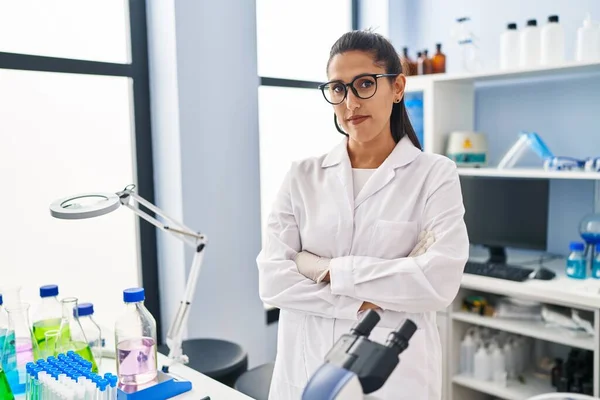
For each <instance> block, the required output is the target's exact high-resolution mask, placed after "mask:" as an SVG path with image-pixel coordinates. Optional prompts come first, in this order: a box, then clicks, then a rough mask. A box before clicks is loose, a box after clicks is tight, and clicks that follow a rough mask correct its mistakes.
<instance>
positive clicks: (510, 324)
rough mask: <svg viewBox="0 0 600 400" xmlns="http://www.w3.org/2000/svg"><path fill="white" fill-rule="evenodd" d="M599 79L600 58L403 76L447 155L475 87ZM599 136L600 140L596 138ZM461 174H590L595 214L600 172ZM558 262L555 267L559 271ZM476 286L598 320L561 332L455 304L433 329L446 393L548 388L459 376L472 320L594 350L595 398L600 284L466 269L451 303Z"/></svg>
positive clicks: (469, 125)
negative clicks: (590, 331) (583, 330)
mask: <svg viewBox="0 0 600 400" xmlns="http://www.w3.org/2000/svg"><path fill="white" fill-rule="evenodd" d="M596 75H598V76H599V77H600V62H594V63H566V64H564V65H560V66H555V67H551V68H532V69H526V70H514V71H497V72H482V73H477V74H453V75H450V74H439V75H426V76H415V77H408V78H407V85H406V91H407V92H408V93H422V95H423V113H424V114H423V118H424V120H423V127H424V146H425V151H427V152H434V153H440V154H444V153H445V148H446V139H447V136H448V134H449V133H450V132H452V131H458V130H466V131H473V130H475V129H474V128H475V126H474V125H475V90H476V88H477V87H484V86H506V85H515V84H519V83H522V82H542V81H553V80H560V79H565V78H569V77H582V76H590V77H592V76H594V77H595V76H596ZM599 140H600V139H599ZM459 173H460V174H461V175H464V176H485V177H510V178H523V179H562V180H565V179H566V180H591V181H594V182H595V191H594V193H595V195H594V196H595V197H594V199H590V201H592V200H593V201H594V203H593V204H594V208H595V210H596V211H597V212H600V173H586V172H579V171H564V172H563V171H544V170H543V169H541V168H538V169H523V168H514V169H504V170H499V169H497V168H461V169H459ZM562 270H563V268H562V264H560V271H562ZM472 291H478V292H484V293H485V292H487V293H494V294H499V295H506V296H512V297H516V298H522V299H528V300H537V301H540V302H544V303H548V304H555V305H560V306H565V307H574V308H579V309H582V310H587V311H592V312H593V313H594V321H595V335H594V336H593V337H574V336H572V335H570V334H569V333H566V332H564V331H562V330H557V329H550V328H547V327H545V326H543V325H542V324H541V323H536V322H526V321H510V320H500V319H493V318H486V317H480V316H477V315H470V314H466V313H464V312H462V311H460V306H459V305H457V304H453V305H452V306H451V307H450V310H448V311H447V312H446V313H438V327H439V331H440V336H441V337H442V341H443V357H444V360H445V365H444V399H445V400H480V399H481V400H483V399H489V398H490V397H489V396H495V397H496V398H499V399H508V400H524V399H527V398H529V397H532V396H534V395H537V394H541V393H547V392H552V391H553V390H552V388H551V387H550V385H549V384H548V382H544V381H540V380H539V379H537V378H535V377H528V378H527V380H526V381H527V382H526V384H520V383H516V382H511V384H510V385H509V386H507V387H503V386H500V385H498V384H495V383H493V382H480V381H477V380H475V379H473V378H470V377H466V376H461V375H459V374H458V366H459V358H458V357H459V348H460V340H461V339H462V336H463V335H464V333H465V331H466V329H468V327H469V326H472V325H480V326H487V327H489V328H493V329H499V330H504V331H507V332H511V333H515V334H520V335H524V336H528V337H531V338H535V339H540V340H544V341H548V342H552V343H559V344H562V345H566V346H572V347H577V348H581V349H585V350H590V351H593V352H594V372H593V373H594V395H595V396H597V397H600V396H599V395H600V345H599V343H600V315H599V312H600V311H599V310H600V285H596V286H594V285H593V284H589V285H588V284H587V283H585V282H579V283H575V282H572V281H569V280H568V279H566V278H559V279H554V280H552V281H528V282H524V283H518V282H510V281H503V280H498V279H493V278H486V277H480V276H473V275H465V276H464V277H463V282H462V285H461V292H460V293H459V295H458V297H457V300H456V302H460V301H462V296H463V295H464V294H465V293H468V292H472Z"/></svg>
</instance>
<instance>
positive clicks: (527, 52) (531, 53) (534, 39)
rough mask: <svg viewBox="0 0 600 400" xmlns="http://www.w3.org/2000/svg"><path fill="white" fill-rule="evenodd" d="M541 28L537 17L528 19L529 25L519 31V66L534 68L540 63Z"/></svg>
mask: <svg viewBox="0 0 600 400" xmlns="http://www.w3.org/2000/svg"><path fill="white" fill-rule="evenodd" d="M540 42H541V35H540V29H539V28H538V26H537V21H536V20H535V19H530V20H529V21H527V26H525V28H523V29H522V30H521V32H519V66H520V67H521V68H534V67H538V66H539V65H540V51H541V50H540V49H541V43H540Z"/></svg>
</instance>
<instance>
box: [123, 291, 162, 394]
mask: <svg viewBox="0 0 600 400" xmlns="http://www.w3.org/2000/svg"><path fill="white" fill-rule="evenodd" d="M144 300H145V294H144V289H143V288H132V289H126V290H124V291H123V301H124V302H125V311H124V312H123V313H122V314H121V316H120V317H119V319H117V321H116V323H115V343H116V347H117V349H116V350H117V375H118V376H119V382H120V383H121V384H125V385H143V384H145V383H149V382H151V381H153V380H154V379H156V376H157V363H156V320H155V319H154V317H153V316H152V314H150V312H149V311H148V309H146V307H145V306H144Z"/></svg>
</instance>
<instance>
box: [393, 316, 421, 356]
mask: <svg viewBox="0 0 600 400" xmlns="http://www.w3.org/2000/svg"><path fill="white" fill-rule="evenodd" d="M416 331H417V325H415V323H414V322H412V321H411V320H410V319H407V320H406V321H404V323H403V324H402V326H400V328H398V329H397V330H395V331H393V332H391V333H390V336H389V337H388V340H387V343H386V346H387V347H391V348H394V349H396V351H397V352H398V354H400V353H402V352H403V351H404V350H406V348H407V347H408V341H409V340H410V338H411V337H412V336H413V335H414V333H415V332H416Z"/></svg>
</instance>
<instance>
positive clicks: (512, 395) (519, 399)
mask: <svg viewBox="0 0 600 400" xmlns="http://www.w3.org/2000/svg"><path fill="white" fill-rule="evenodd" d="M452 382H453V383H455V384H457V385H461V386H464V387H467V388H469V389H473V390H477V391H478V392H482V393H487V394H489V395H492V396H497V397H500V398H503V399H506V400H524V399H528V398H530V397H533V396H537V395H540V394H544V393H550V392H555V391H556V390H555V389H554V388H553V387H552V386H551V385H550V383H549V382H548V381H547V380H544V379H540V378H537V377H535V376H532V375H526V376H525V382H526V383H525V384H522V383H519V382H516V381H509V382H508V384H507V386H502V385H500V384H498V383H496V382H491V381H490V382H484V381H480V380H479V379H475V378H473V377H471V376H465V375H457V376H455V377H454V378H452Z"/></svg>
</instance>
